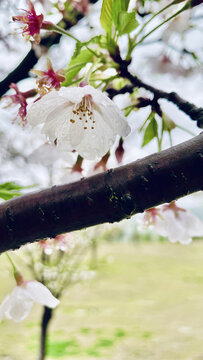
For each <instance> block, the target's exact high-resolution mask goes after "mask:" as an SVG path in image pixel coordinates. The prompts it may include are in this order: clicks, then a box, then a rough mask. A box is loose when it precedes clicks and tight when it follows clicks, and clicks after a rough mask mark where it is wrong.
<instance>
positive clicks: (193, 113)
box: [107, 50, 203, 128]
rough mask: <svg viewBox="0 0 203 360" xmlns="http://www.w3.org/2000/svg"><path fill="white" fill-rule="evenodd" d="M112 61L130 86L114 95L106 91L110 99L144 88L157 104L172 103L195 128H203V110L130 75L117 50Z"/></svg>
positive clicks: (126, 64)
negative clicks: (164, 101)
mask: <svg viewBox="0 0 203 360" xmlns="http://www.w3.org/2000/svg"><path fill="white" fill-rule="evenodd" d="M112 57H113V59H114V61H115V62H117V64H119V71H120V75H121V76H122V77H124V78H126V79H128V80H130V82H131V85H128V86H125V87H124V88H123V89H121V90H120V91H119V92H117V93H116V90H114V89H109V90H107V91H108V92H109V94H110V97H113V96H115V95H116V94H122V93H125V92H126V91H128V92H132V91H133V88H135V87H139V88H144V89H146V90H148V91H150V92H151V93H152V94H153V95H154V99H153V100H154V101H155V102H157V100H159V99H166V100H168V101H170V102H172V103H174V104H175V105H176V106H177V107H178V108H179V109H180V110H181V111H183V112H184V113H185V114H187V115H188V116H189V117H190V118H191V119H192V120H194V121H197V126H199V127H200V128H203V108H201V107H197V106H196V105H194V104H192V103H190V102H189V101H186V100H184V99H182V98H181V97H180V96H179V95H178V94H176V93H175V92H170V93H168V92H167V91H163V90H160V89H157V88H155V87H154V86H152V85H149V84H147V83H145V82H144V81H142V80H141V79H139V78H138V77H137V76H134V75H132V74H131V73H130V72H129V71H128V65H129V62H128V61H125V60H123V59H122V58H121V57H120V53H119V50H118V52H117V54H116V55H112Z"/></svg>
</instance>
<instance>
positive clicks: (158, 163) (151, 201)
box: [0, 133, 203, 252]
mask: <svg viewBox="0 0 203 360" xmlns="http://www.w3.org/2000/svg"><path fill="white" fill-rule="evenodd" d="M198 190H203V133H201V134H200V135H199V136H196V137H195V138H193V139H191V140H189V141H186V142H184V143H182V144H180V145H177V146H174V147H172V148H170V149H168V150H164V151H162V152H160V153H156V154H153V155H150V156H147V157H145V158H143V159H140V160H137V161H135V162H133V163H131V164H129V165H126V166H122V167H119V168H117V169H112V170H108V171H106V172H104V173H102V174H98V175H95V176H92V177H89V178H86V179H82V180H81V181H79V182H75V183H73V184H68V185H62V186H54V187H52V188H50V189H47V190H43V191H40V192H36V193H32V194H27V195H24V196H21V197H19V198H15V199H13V200H10V201H8V202H6V203H4V204H2V205H1V206H0V234H1V236H0V252H3V251H6V250H9V249H17V248H19V247H20V246H21V245H23V244H25V243H28V242H33V241H35V240H38V239H42V238H46V237H55V236H56V235H58V234H60V233H63V232H68V231H73V230H78V229H82V228H84V227H88V226H91V225H96V224H101V223H104V222H115V221H120V220H122V219H124V218H129V217H130V216H131V215H133V214H136V213H140V212H143V211H144V210H145V209H148V208H150V207H153V206H156V205H159V204H161V203H165V202H170V201H172V200H174V199H177V198H179V197H181V196H184V195H187V194H190V193H193V192H195V191H198Z"/></svg>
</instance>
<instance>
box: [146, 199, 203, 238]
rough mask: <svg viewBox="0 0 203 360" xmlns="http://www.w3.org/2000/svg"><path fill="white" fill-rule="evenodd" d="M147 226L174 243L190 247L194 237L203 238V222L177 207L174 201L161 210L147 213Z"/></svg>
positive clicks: (156, 209) (157, 209) (151, 210)
mask: <svg viewBox="0 0 203 360" xmlns="http://www.w3.org/2000/svg"><path fill="white" fill-rule="evenodd" d="M145 224H146V225H150V226H153V227H154V229H155V231H156V232H157V233H158V234H159V235H161V236H165V237H167V238H168V239H169V241H171V242H172V243H176V242H180V243H181V244H184V245H188V244H190V243H191V241H192V237H193V236H203V222H202V221H201V220H200V219H199V218H198V217H196V216H195V215H193V214H192V213H190V212H189V211H187V210H185V209H182V208H180V207H178V206H176V204H175V202H174V201H173V202H172V203H170V204H169V205H163V206H162V207H160V208H152V209H149V210H147V211H146V215H145Z"/></svg>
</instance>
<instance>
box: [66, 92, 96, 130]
mask: <svg viewBox="0 0 203 360" xmlns="http://www.w3.org/2000/svg"><path fill="white" fill-rule="evenodd" d="M78 119H79V120H82V119H84V122H85V124H87V125H88V124H89V125H90V129H91V130H94V126H93V124H95V120H94V119H93V112H92V101H91V95H86V96H84V97H83V98H82V100H81V102H80V103H78V104H76V105H75V106H74V107H73V110H72V117H71V119H70V122H71V123H72V124H75V123H76V122H77V120H78ZM92 123H93V124H92ZM87 125H85V126H84V127H83V128H84V130H87V129H88V126H87Z"/></svg>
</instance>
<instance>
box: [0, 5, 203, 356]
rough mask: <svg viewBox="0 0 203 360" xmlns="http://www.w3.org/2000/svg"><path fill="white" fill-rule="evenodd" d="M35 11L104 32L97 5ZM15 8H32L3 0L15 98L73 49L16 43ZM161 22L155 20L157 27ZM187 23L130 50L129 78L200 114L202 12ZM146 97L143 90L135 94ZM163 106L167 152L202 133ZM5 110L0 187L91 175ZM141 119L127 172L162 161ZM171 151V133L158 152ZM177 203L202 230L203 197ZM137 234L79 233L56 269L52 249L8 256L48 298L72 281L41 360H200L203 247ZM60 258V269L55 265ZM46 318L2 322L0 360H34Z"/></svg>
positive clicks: (135, 227) (1, 279)
mask: <svg viewBox="0 0 203 360" xmlns="http://www.w3.org/2000/svg"><path fill="white" fill-rule="evenodd" d="M33 3H34V4H35V8H36V11H37V13H43V14H44V16H45V20H50V21H52V22H54V23H55V24H63V26H64V28H66V29H69V31H70V32H71V34H73V35H75V36H76V37H77V38H79V39H80V40H81V41H88V40H89V39H90V37H92V36H94V35H98V34H100V33H101V32H102V31H103V30H102V29H101V26H100V22H99V16H100V11H101V5H102V1H100V0H99V1H90V2H85V4H86V5H87V3H88V10H87V9H86V7H85V9H84V8H83V7H80V8H79V7H78V4H79V3H80V5H84V2H80V1H76V0H75V1H65V0H60V1H57V0H55V1H54V0H53V1H51V0H36V1H33ZM81 3H82V4H81ZM166 5H167V1H163V0H161V1H153V0H151V1H148V0H146V1H144V0H140V1H135V0H132V1H131V2H130V8H131V9H136V11H137V13H138V15H137V19H138V21H139V22H140V24H142V22H143V21H146V20H147V19H148V17H150V16H152V15H153V14H154V13H155V12H157V11H159V10H160V9H161V8H162V7H164V6H166ZM19 9H27V2H26V1H24V0H16V1H14V0H0V96H3V95H5V94H6V95H11V94H13V90H9V85H10V83H11V82H14V83H17V84H18V87H19V89H20V90H21V91H27V90H29V89H31V88H33V87H36V78H35V77H34V76H33V75H32V74H31V73H30V70H31V69H33V68H34V69H37V70H45V69H46V62H47V57H48V58H49V59H50V60H51V62H52V65H53V68H54V69H55V70H58V69H61V68H64V69H65V68H66V67H67V64H68V63H69V61H70V59H71V56H72V54H73V51H74V47H75V41H74V40H72V39H70V38H67V37H64V36H59V35H57V36H55V35H53V34H51V35H50V34H46V33H44V34H43V38H42V42H41V44H40V45H34V46H31V44H30V42H25V40H24V39H23V38H22V36H21V35H20V34H19V35H18V34H15V35H14V33H15V32H16V33H18V32H19V31H18V29H17V30H15V28H16V24H13V23H12V16H14V15H15V16H16V15H18V14H19V13H20V12H19ZM168 15H170V14H165V13H163V14H162V15H160V17H158V18H157V19H156V20H155V22H153V26H156V25H157V24H158V23H159V22H160V21H161V20H163V19H164V17H166V16H168ZM183 15H184V16H182V17H179V18H177V20H176V21H174V20H173V23H172V22H170V23H168V24H165V25H164V26H163V27H162V28H161V29H159V30H158V31H156V32H154V34H153V35H152V36H151V37H149V40H148V41H147V42H146V44H144V45H141V46H138V47H136V49H135V50H134V52H133V61H132V64H131V65H130V71H131V72H132V73H133V74H136V75H138V76H139V77H141V78H142V80H144V81H146V82H147V83H151V84H153V85H154V86H156V87H157V88H161V89H163V90H166V91H176V92H177V93H178V94H179V95H180V96H182V97H183V98H185V99H186V100H188V101H190V102H192V103H194V104H196V105H197V106H202V103H203V92H202V89H203V77H202V59H203V42H202V32H203V27H202V20H203V6H202V5H201V6H197V7H196V8H194V9H192V10H187V11H186V12H184V14H183ZM126 45H127V38H126V36H125V35H124V36H122V37H121V38H120V40H119V46H120V49H121V54H125V51H126ZM147 95H148V93H147V92H146V91H144V90H142V89H141V90H139V96H147ZM28 100H30V99H28ZM114 101H115V102H116V104H117V105H118V106H119V107H120V108H121V109H123V108H125V107H127V106H128V105H129V94H125V95H117V96H116V97H115V98H114ZM28 102H29V101H28ZM160 103H161V107H162V109H163V111H164V112H165V113H166V115H167V116H168V117H169V118H170V119H172V120H173V121H174V123H175V124H176V126H175V128H174V129H173V130H172V132H171V135H172V144H174V145H175V144H178V143H180V142H182V141H184V140H187V139H189V138H191V137H192V136H193V135H197V134H199V133H200V131H201V129H199V128H198V127H197V126H196V123H195V122H194V121H191V120H190V119H189V118H188V117H187V116H186V115H185V114H184V113H182V112H180V111H179V110H178V109H177V108H176V106H175V105H173V104H171V103H168V102H167V101H165V100H161V101H160ZM10 105H11V104H9V103H7V101H5V98H2V101H1V102H0V144H1V152H0V169H1V170H0V183H4V182H15V183H17V184H19V185H20V186H29V187H30V188H27V189H23V190H22V193H23V192H28V191H35V190H38V189H42V188H45V187H48V186H52V185H54V184H63V183H68V182H73V181H75V180H78V179H79V178H80V177H81V176H89V175H93V174H94V173H95V169H94V168H95V162H93V161H88V160H85V161H84V162H83V170H82V173H75V172H73V171H72V168H73V166H74V164H75V162H76V159H77V155H76V154H75V153H64V152H59V151H58V150H57V149H56V148H55V147H51V146H50V145H49V144H47V143H46V139H45V137H44V136H43V135H42V134H41V133H40V130H39V129H31V128H30V127H29V126H27V127H25V128H23V127H22V126H19V124H18V119H17V112H18V108H17V107H16V106H13V105H12V106H10ZM148 115H149V109H148V108H143V109H139V110H138V111H133V112H131V113H130V115H129V116H128V122H129V124H130V126H131V129H132V133H131V135H130V136H129V137H128V138H127V139H126V140H125V142H124V144H123V146H124V156H123V159H122V165H124V164H126V163H129V162H131V161H134V160H136V159H138V158H141V157H144V156H146V155H149V154H151V153H154V152H156V151H158V147H157V143H156V139H154V140H152V141H151V142H150V143H149V144H147V145H146V146H145V147H142V142H143V134H141V133H140V132H139V129H140V128H141V127H142V125H143V123H144V121H145V120H146V118H147V116H148ZM118 142H119V139H117V141H116V143H115V144H114V145H113V147H112V149H111V155H110V157H109V159H108V162H107V164H106V166H107V168H111V167H115V166H118V164H117V161H116V157H115V150H116V148H117V146H118ZM170 144H171V139H170V138H169V137H168V136H167V134H166V135H165V136H164V138H163V142H162V149H166V148H168V147H169V146H170ZM101 171H102V169H101ZM2 201H3V200H2ZM177 204H178V205H179V206H182V207H184V208H187V209H188V210H189V211H191V212H192V213H194V214H195V215H197V216H198V217H199V218H200V219H201V220H202V221H203V211H202V205H203V196H202V193H197V194H193V195H190V196H188V197H185V198H184V199H180V200H179V201H178V202H177ZM142 224H143V215H142V214H141V215H136V216H134V217H132V218H131V219H129V220H125V221H122V222H121V223H119V224H114V225H108V224H106V225H102V226H99V227H95V228H90V229H85V230H83V231H82V232H75V233H74V234H73V235H72V236H73V239H71V241H72V242H73V243H74V244H77V246H75V247H74V250H71V251H70V252H69V250H70V249H68V250H67V249H65V250H64V249H61V248H60V249H58V248H57V249H55V250H57V251H58V252H57V261H56V258H55V257H53V249H52V244H51V246H50V247H49V246H48V250H47V248H46V249H45V250H44V247H41V248H39V247H38V245H37V244H34V245H33V247H31V248H30V247H29V246H28V247H25V248H22V249H21V250H19V251H15V252H14V253H13V254H12V258H13V261H14V262H15V263H16V264H17V265H18V268H19V269H20V271H22V273H23V274H24V276H25V278H26V279H31V278H36V274H40V275H37V276H39V277H40V276H41V278H40V280H42V277H43V282H44V283H46V284H48V286H49V288H51V289H52V291H55V288H54V284H55V281H56V278H57V279H58V276H59V275H60V276H61V277H59V280H57V281H59V285H61V284H62V285H63V282H64V277H65V278H66V279H67V278H68V280H69V281H68V283H65V282H64V284H65V285H64V290H63V291H62V293H61V304H60V306H59V307H58V308H57V309H56V310H55V311H54V314H53V318H52V320H51V322H50V327H49V334H48V347H47V357H46V358H47V359H49V360H54V359H57V358H59V359H62V360H65V359H68V360H73V359H81V360H82V359H83V360H96V359H101V360H124V359H125V360H126V359H128V360H135V359H139V360H141V359H147V360H149V359H150V360H153V359H154V360H163V359H164V360H169V359H170V360H171V359H179V360H201V359H203V347H202V339H203V243H202V239H200V238H198V239H197V238H195V239H193V242H192V244H191V245H190V246H182V245H180V244H172V243H169V241H168V240H167V239H166V238H163V237H161V236H159V235H157V234H156V233H155V232H154V231H153V230H150V229H144V228H143V226H142ZM81 244H82V245H81ZM70 247H71V246H70ZM61 258H62V265H63V266H62V268H61V267H58V264H59V259H60V261H61ZM0 260H1V261H0V271H1V272H0V273H1V276H0V288H1V291H0V301H3V299H4V298H5V296H6V295H7V294H8V293H10V292H11V291H12V289H13V287H14V286H15V281H14V279H13V278H12V273H11V268H10V264H9V263H8V261H7V259H6V257H5V255H4V254H3V255H1V258H0ZM64 264H66V267H64ZM64 274H65V275H64ZM62 285H61V286H62ZM41 318H42V307H41V306H40V305H36V304H35V305H34V306H33V308H32V310H31V313H30V315H29V317H28V318H27V319H26V320H24V321H23V322H22V323H13V322H12V321H10V320H8V319H4V320H3V321H2V322H1V323H0V359H2V360H21V359H22V358H25V359H30V360H32V359H33V360H34V359H37V358H38V352H39V350H38V348H39V336H40V335H39V333H40V322H41Z"/></svg>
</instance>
